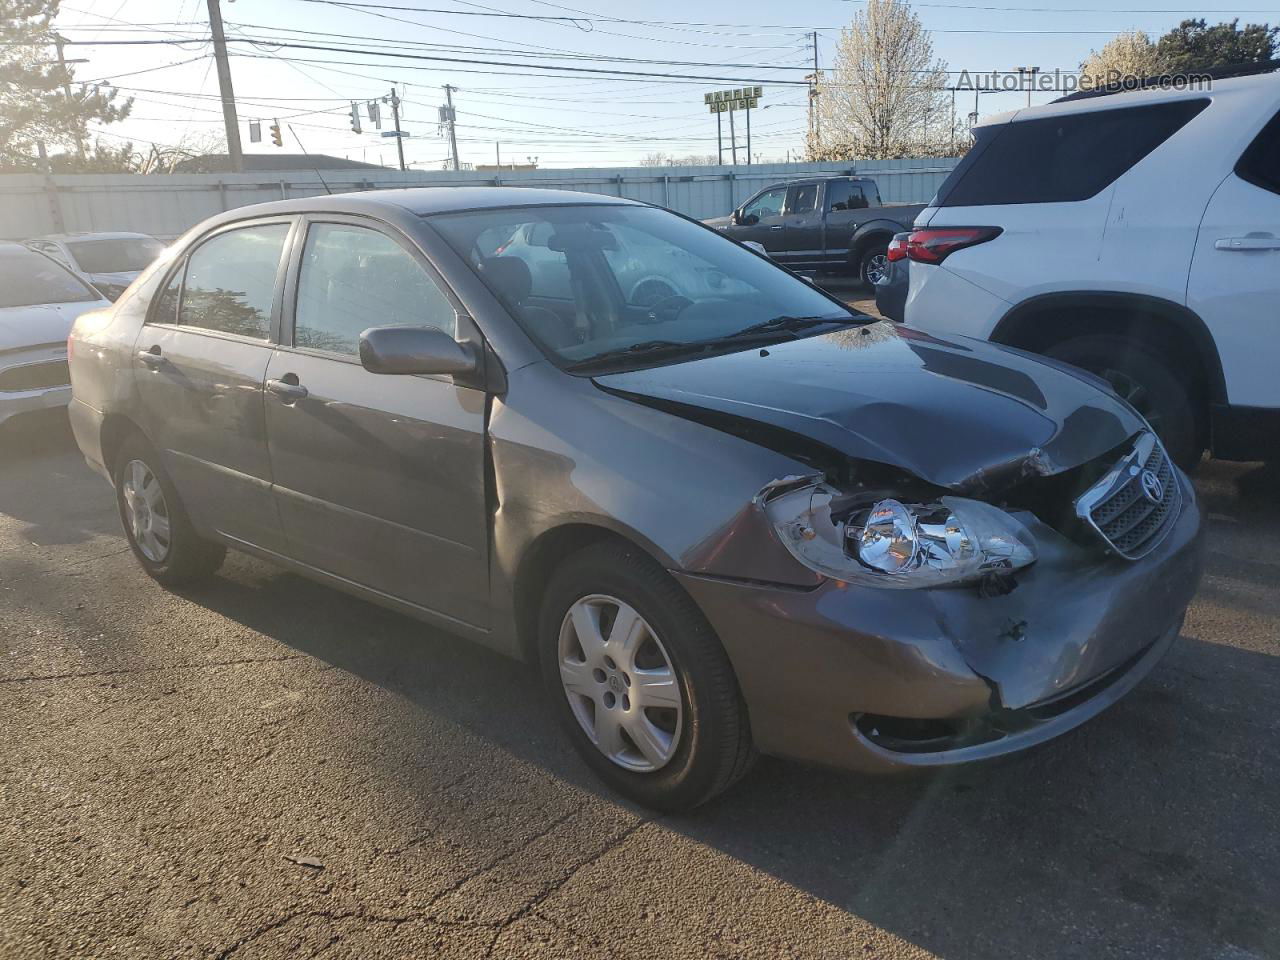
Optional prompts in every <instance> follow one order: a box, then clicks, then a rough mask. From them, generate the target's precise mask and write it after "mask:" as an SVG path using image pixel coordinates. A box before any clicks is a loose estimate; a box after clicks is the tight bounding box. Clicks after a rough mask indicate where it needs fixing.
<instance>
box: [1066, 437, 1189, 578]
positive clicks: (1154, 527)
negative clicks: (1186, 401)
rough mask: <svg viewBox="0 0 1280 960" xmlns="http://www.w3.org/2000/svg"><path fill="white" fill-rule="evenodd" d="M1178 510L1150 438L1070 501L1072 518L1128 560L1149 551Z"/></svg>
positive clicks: (1161, 456) (1160, 450)
mask: <svg viewBox="0 0 1280 960" xmlns="http://www.w3.org/2000/svg"><path fill="white" fill-rule="evenodd" d="M1152 478H1154V481H1153V479H1152ZM1181 509H1182V490H1181V488H1180V487H1179V485H1178V478H1177V474H1176V473H1175V472H1174V469H1173V465H1172V464H1171V463H1170V462H1169V458H1168V456H1166V455H1165V452H1164V447H1162V446H1161V445H1160V441H1158V440H1157V439H1156V437H1155V434H1153V433H1144V434H1142V435H1141V436H1140V437H1138V440H1137V442H1136V443H1135V444H1134V446H1133V450H1131V451H1130V452H1129V453H1128V454H1126V455H1125V456H1124V457H1122V458H1121V460H1120V462H1119V463H1117V464H1116V465H1115V466H1114V467H1112V468H1111V470H1109V471H1108V472H1107V475H1106V476H1104V477H1103V478H1102V479H1101V480H1099V481H1098V482H1097V483H1095V484H1094V485H1093V486H1092V487H1090V488H1089V489H1088V490H1086V491H1085V492H1084V493H1083V494H1081V495H1080V498H1079V499H1078V500H1077V501H1076V515H1077V516H1078V517H1080V519H1081V520H1083V521H1084V522H1085V523H1087V524H1088V525H1089V526H1090V527H1092V528H1093V530H1094V531H1095V532H1096V533H1097V534H1098V536H1100V537H1101V538H1102V540H1103V542H1104V543H1106V545H1107V546H1108V547H1109V548H1110V549H1111V550H1113V551H1115V552H1116V553H1118V554H1119V555H1120V556H1122V557H1126V558H1128V559H1130V560H1136V559H1138V558H1139V557H1142V556H1145V555H1146V554H1148V553H1150V552H1151V551H1152V550H1154V549H1155V548H1156V546H1158V545H1159V543H1160V541H1162V540H1163V539H1164V538H1165V535H1166V534H1167V533H1168V532H1169V529H1170V527H1172V526H1173V522H1174V521H1175V520H1176V519H1177V518H1178V513H1179V512H1180V511H1181Z"/></svg>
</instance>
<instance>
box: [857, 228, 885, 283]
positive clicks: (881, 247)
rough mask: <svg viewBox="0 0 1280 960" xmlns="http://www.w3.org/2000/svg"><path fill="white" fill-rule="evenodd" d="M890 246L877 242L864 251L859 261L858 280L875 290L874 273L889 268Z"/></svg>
mask: <svg viewBox="0 0 1280 960" xmlns="http://www.w3.org/2000/svg"><path fill="white" fill-rule="evenodd" d="M888 256H889V244H888V241H884V240H877V241H874V242H873V243H872V244H871V245H870V246H869V247H867V248H866V249H865V250H863V251H862V256H861V257H860V258H859V260H858V279H859V280H861V281H862V283H863V284H864V285H865V286H868V287H871V288H872V289H873V290H874V289H875V285H876V284H875V277H874V276H873V272H874V270H875V269H877V266H878V267H879V268H880V269H885V268H887V267H888V260H887V259H886V258H887V257H888Z"/></svg>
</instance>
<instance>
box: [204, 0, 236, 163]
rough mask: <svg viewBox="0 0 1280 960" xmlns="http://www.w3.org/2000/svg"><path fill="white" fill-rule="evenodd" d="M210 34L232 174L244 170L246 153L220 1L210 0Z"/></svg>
mask: <svg viewBox="0 0 1280 960" xmlns="http://www.w3.org/2000/svg"><path fill="white" fill-rule="evenodd" d="M208 3H209V32H210V33H211V34H212V35H213V60H214V63H215V64H216V66H217V68H218V90H219V91H220V92H221V93H222V123H223V125H224V126H225V127H226V129H227V154H228V155H229V156H230V158H231V172H232V173H240V172H242V171H243V170H244V153H243V152H242V151H241V149H240V123H239V121H238V120H237V119H236V93H235V90H233V89H232V88H231V64H230V63H228V62H227V38H226V36H224V35H223V33H222V11H221V10H220V9H219V8H218V0H208Z"/></svg>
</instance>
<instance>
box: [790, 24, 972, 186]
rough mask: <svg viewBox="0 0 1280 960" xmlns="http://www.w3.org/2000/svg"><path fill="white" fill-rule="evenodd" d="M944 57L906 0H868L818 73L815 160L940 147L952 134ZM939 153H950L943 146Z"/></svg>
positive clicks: (812, 155) (811, 156)
mask: <svg viewBox="0 0 1280 960" xmlns="http://www.w3.org/2000/svg"><path fill="white" fill-rule="evenodd" d="M946 79H947V72H946V64H945V63H944V62H942V61H941V60H935V59H934V56H933V42H932V41H931V40H930V39H929V32H928V31H927V30H925V29H924V27H923V25H922V24H921V23H920V18H919V17H917V16H916V15H915V14H914V13H912V12H911V6H910V4H908V3H907V2H906V0H868V2H867V6H866V9H865V10H864V11H860V12H859V13H857V14H855V15H854V18H853V22H852V23H850V24H849V27H848V29H846V30H842V31H840V39H839V40H838V41H837V43H836V55H835V65H834V66H833V68H832V69H831V70H830V71H829V72H827V73H826V74H825V75H824V76H823V77H821V78H820V79H819V80H818V87H817V89H818V96H817V103H818V106H817V110H818V123H817V124H816V125H815V130H813V131H811V133H810V137H809V145H808V147H809V148H808V155H809V159H810V160H845V159H852V158H854V157H866V158H870V159H883V158H888V157H901V156H907V155H912V154H915V155H919V154H921V153H933V152H937V150H938V149H939V148H941V147H942V145H943V144H947V143H949V142H950V139H951V122H952V121H951V102H950V99H949V98H948V97H947V93H946V86H947V83H946ZM942 152H944V153H945V152H947V151H946V150H945V149H944V150H943V151H942Z"/></svg>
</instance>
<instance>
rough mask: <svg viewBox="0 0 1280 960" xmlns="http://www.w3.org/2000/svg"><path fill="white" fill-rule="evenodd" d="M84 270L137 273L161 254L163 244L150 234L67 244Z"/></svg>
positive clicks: (88, 271)
mask: <svg viewBox="0 0 1280 960" xmlns="http://www.w3.org/2000/svg"><path fill="white" fill-rule="evenodd" d="M67 249H69V250H70V251H71V256H73V257H75V261H76V263H77V264H79V266H80V269H81V270H83V271H84V272H85V273H136V272H137V271H139V270H145V269H146V268H147V267H148V266H150V265H151V261H152V260H154V259H155V258H156V257H158V256H160V252H161V251H162V250H164V244H163V243H161V242H160V241H159V240H155V239H152V238H151V237H122V238H117V239H114V240H76V241H74V242H72V243H68V244H67Z"/></svg>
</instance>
